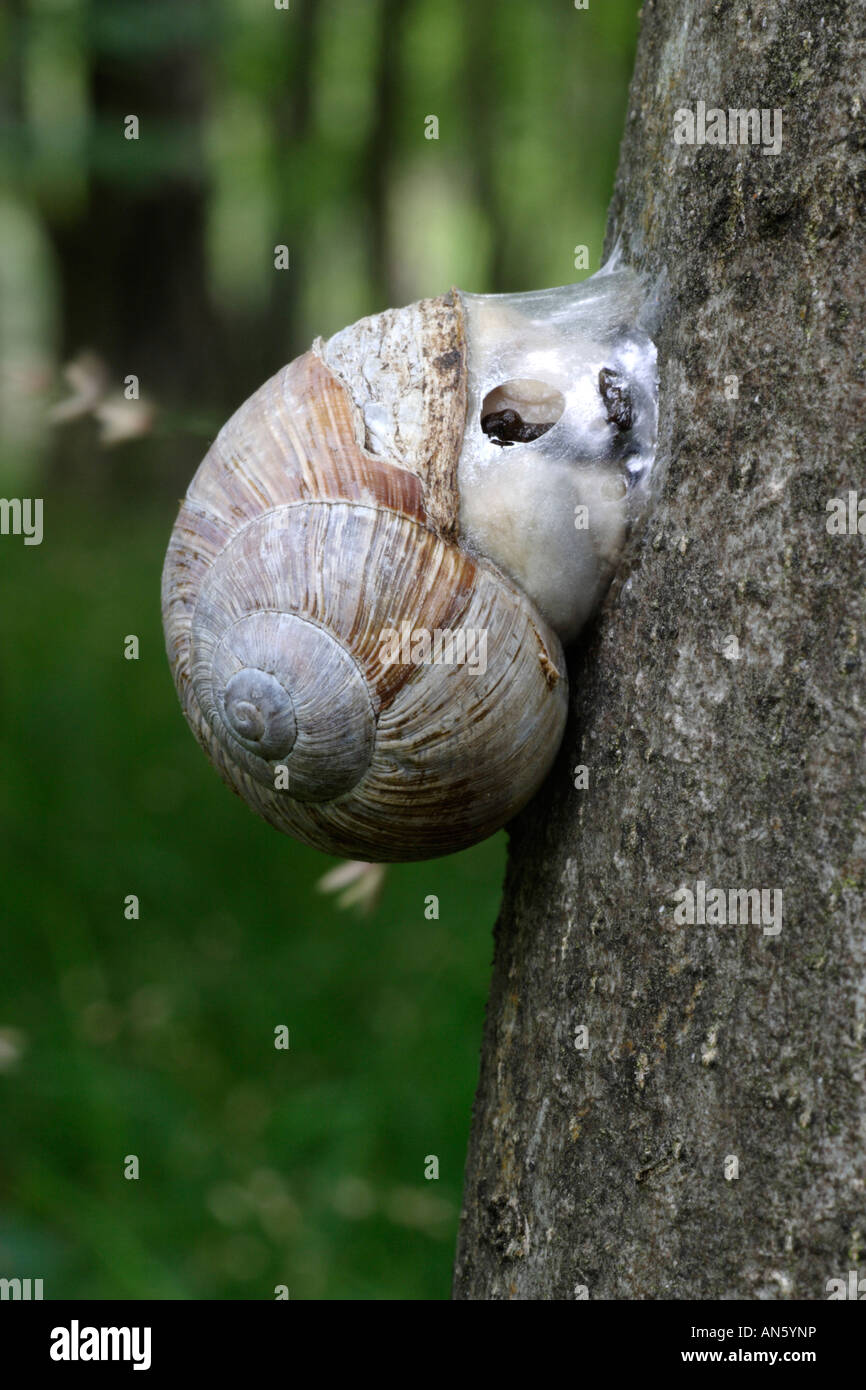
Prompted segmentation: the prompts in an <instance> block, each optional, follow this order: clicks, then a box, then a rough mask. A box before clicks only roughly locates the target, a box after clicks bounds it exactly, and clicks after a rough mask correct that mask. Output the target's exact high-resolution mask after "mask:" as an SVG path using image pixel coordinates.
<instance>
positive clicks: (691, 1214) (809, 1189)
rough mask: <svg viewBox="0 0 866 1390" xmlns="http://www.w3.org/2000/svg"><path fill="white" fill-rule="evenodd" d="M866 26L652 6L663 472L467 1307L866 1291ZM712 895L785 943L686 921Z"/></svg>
mask: <svg viewBox="0 0 866 1390" xmlns="http://www.w3.org/2000/svg"><path fill="white" fill-rule="evenodd" d="M863 19H864V9H863V5H862V4H860V3H855V2H854V0H835V2H834V0H830V2H829V3H828V0H824V3H820V4H819V3H818V2H817V0H787V3H785V4H784V5H782V4H770V3H762V0H740V3H736V4H735V3H732V2H731V0H719V3H716V4H710V3H706V4H704V3H702V0H664V3H661V2H660V0H659V3H653V0H646V3H645V5H644V9H643V18H642V32H641V38H640V43H639V50H638V57H637V64H636V70H635V75H634V79H633V84H632V89H631V94H630V101H629V108H628V115H627V123H626V133H625V138H624V143H623V148H622V156H621V163H620V169H619V174H618V177H617V183H616V190H615V195H614V199H613V204H612V209H611V215H610V222H609V228H608V247H609V246H610V244H611V241H612V239H613V237H614V236H615V235H617V234H621V236H622V239H623V248H624V251H625V255H626V259H627V260H629V261H630V262H631V263H632V264H636V265H638V266H641V267H644V268H646V269H647V270H648V271H649V272H650V273H651V274H653V275H655V274H657V273H658V272H660V271H662V270H664V271H665V273H666V276H667V301H666V302H667V312H666V315H665V319H664V323H663V326H662V328H661V330H660V331H659V333H658V335H657V343H658V348H659V368H660V423H659V442H658V462H657V465H656V473H655V488H656V492H655V496H654V498H653V501H652V504H651V507H650V510H649V513H648V515H647V517H646V519H645V521H644V523H643V524H642V525H641V526H639V527H638V528H637V529H636V531H635V533H634V534H633V536H632V538H631V541H630V544H629V549H628V553H627V556H626V560H625V563H624V565H623V566H622V567H621V569H620V571H619V573H618V575H617V577H616V579H615V581H614V584H613V586H612V588H611V591H610V593H609V595H608V598H607V601H606V603H605V606H604V609H603V611H602V613H601V615H600V618H599V620H598V622H597V624H596V625H595V628H594V630H593V632H592V634H591V635H590V637H589V638H588V639H587V641H585V642H584V643H583V645H582V646H581V648H580V649H579V650H578V651H576V652H575V653H574V654H573V659H572V662H571V672H570V674H571V681H572V713H571V719H570V722H569V727H568V730H567V733H566V738H565V742H564V745H563V751H562V753H561V756H560V758H559V761H558V764H557V766H556V769H555V770H554V772H553V774H552V775H551V778H550V780H549V782H548V783H547V785H546V787H545V789H544V790H543V792H542V794H541V795H540V796H539V797H538V798H537V799H536V801H535V802H534V803H533V805H532V806H531V807H530V808H528V810H527V811H526V812H524V813H523V815H522V816H521V817H520V818H519V820H518V821H517V822H516V823H515V825H514V826H513V827H512V837H511V845H510V854H509V865H508V871H507V877H506V886H505V898H504V906H503V909H502V913H501V916H500V919H499V922H498V924H497V927H496V933H495V960H494V969H493V983H492V993H491V998H490V1003H489V1006H488V1017H487V1023H486V1029H485V1037H484V1044H483V1053H482V1066H481V1079H480V1084H479V1089H478V1094H477V1098H476V1103H475V1111H474V1119H473V1128H472V1135H471V1140H470V1147H469V1155H468V1162H467V1171H466V1183H465V1199H464V1211H463V1214H462V1220H461V1231H460V1239H459V1247H458V1255H457V1264H456V1271H455V1282H454V1293H455V1297H457V1298H472V1299H479V1298H480V1299H499V1298H518V1299H569V1298H575V1297H585V1296H588V1297H589V1298H593V1299H599V1298H600V1299H613V1298H627V1299H636V1298H644V1299H690V1298H693V1299H714V1298H723V1299H730V1298H737V1297H740V1298H763V1299H786V1298H798V1299H823V1298H826V1297H827V1291H826V1286H827V1280H828V1279H831V1278H834V1277H840V1278H844V1277H847V1272H848V1271H849V1270H850V1269H856V1270H857V1271H858V1275H859V1276H860V1277H863V1276H864V1275H866V1254H864V1248H866V1159H864V1153H866V1086H864V1082H866V1062H864V1030H866V933H864V920H863V884H864V875H866V811H864V807H866V778H864V771H866V768H864V652H863V636H864V616H866V615H864V593H866V586H864V575H866V564H864V553H866V552H864V547H866V536H864V535H860V534H838V535H837V534H830V533H829V532H828V529H827V523H828V520H829V518H830V514H829V513H828V511H827V503H828V501H829V500H830V499H832V498H840V499H843V501H844V502H845V504H846V507H847V499H848V494H849V491H852V490H856V489H857V488H858V487H859V488H860V489H861V492H860V494H859V495H860V496H861V497H863V498H864V499H866V428H864V410H863V405H864V399H863V390H862V383H863V355H864V343H866V335H864V327H866V325H864V317H866V316H864V291H866V263H864V256H863V227H862V223H861V225H860V226H858V218H859V215H860V214H861V211H862V204H863V196H864V126H863V112H862V109H861V102H863V98H862V96H861V95H858V92H857V87H858V85H859V83H861V82H862V75H863V72H864V63H863V48H862V44H860V43H859V42H858V30H859V31H862V27H863ZM699 100H703V101H704V102H705V103H706V105H707V107H708V108H711V107H720V108H724V109H725V110H727V109H728V108H729V107H737V108H741V107H755V108H767V109H772V108H781V110H782V112H783V146H782V151H781V153H780V154H779V155H767V156H765V155H763V154H762V153H761V149H760V147H758V146H752V147H734V148H732V147H730V146H713V145H709V144H706V145H703V146H701V147H698V146H691V147H690V146H688V145H676V144H675V143H674V139H673V131H674V113H675V111H676V110H677V109H678V108H681V107H688V108H690V109H691V110H692V111H694V110H695V108H696V104H697V102H698V101H699ZM863 104H864V105H866V102H864V103H863ZM734 375H735V376H736V377H738V380H739V396H738V399H733V400H730V399H726V395H725V378H726V377H729V376H734ZM729 389H730V383H729ZM864 511H866V502H864ZM864 529H866V517H864ZM731 637H736V639H737V645H738V648H739V653H740V654H739V657H738V658H737V657H736V655H735V652H736V646H735V645H734V644H732V643H731V642H730V640H729V639H730V638H731ZM732 653H734V654H733V655H732ZM577 765H586V766H587V767H588V769H589V787H588V789H587V790H582V791H581V790H576V789H575V788H574V785H573V780H574V779H573V775H572V774H573V769H574V768H575V767H576V766H577ZM699 880H700V881H703V882H705V883H706V885H707V891H709V889H710V888H712V887H721V888H724V889H726V890H727V889H729V888H732V887H736V888H747V889H753V888H757V889H764V890H771V889H781V890H782V894H783V899H782V901H783V916H782V928H781V931H780V932H779V933H778V935H771V934H768V933H766V932H765V931H764V930H763V928H762V926H761V925H760V924H756V925H754V924H753V925H728V926H721V925H701V924H697V923H696V924H695V925H679V924H678V923H677V922H676V921H675V920H674V912H675V907H676V901H677V900H676V899H675V897H674V895H675V893H676V892H677V890H678V889H679V888H680V887H682V886H689V887H690V888H691V889H692V890H693V891H696V884H697V882H698V881H699ZM581 1026H583V1027H585V1028H586V1029H587V1030H588V1046H587V1047H586V1049H585V1050H580V1049H579V1047H577V1046H576V1045H575V1043H576V1039H577V1041H578V1042H579V1041H580V1034H579V1032H578V1030H579V1029H580V1028H581ZM734 1159H735V1160H736V1164H734V1163H733V1161H732V1160H734ZM737 1170H738V1173H739V1176H737V1177H734V1176H732V1174H733V1173H734V1172H735V1171H737Z"/></svg>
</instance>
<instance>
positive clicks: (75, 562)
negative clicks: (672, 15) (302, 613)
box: [0, 0, 638, 1299]
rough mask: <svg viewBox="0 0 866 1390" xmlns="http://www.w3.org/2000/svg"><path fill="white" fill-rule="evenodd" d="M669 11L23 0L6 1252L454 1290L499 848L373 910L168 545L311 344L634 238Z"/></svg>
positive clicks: (5, 159)
mask: <svg viewBox="0 0 866 1390" xmlns="http://www.w3.org/2000/svg"><path fill="white" fill-rule="evenodd" d="M637 10H638V5H637V0H603V3H602V0H590V4H589V7H588V8H587V9H585V10H578V9H576V8H575V7H574V5H573V3H572V0H540V2H539V3H535V4H528V3H526V0H496V3H480V0H366V2H364V3H362V2H361V0H317V2H316V3H312V2H311V0H291V4H290V7H289V8H288V9H286V10H283V9H277V8H276V7H275V6H274V4H273V3H271V0H221V2H220V3H218V2H217V0H183V3H179V0H171V2H170V3H169V0H163V2H162V3H160V2H159V0H150V2H149V3H143V0H136V3H128V0H6V5H5V8H4V10H3V12H2V15H0V76H2V88H0V244H2V257H0V421H2V435H0V495H2V496H3V497H5V498H11V497H22V498H23V497H30V498H35V497H40V498H42V499H43V502H44V539H43V542H42V544H41V545H33V546H25V545H24V544H23V538H22V537H21V536H14V535H2V536H0V574H2V605H0V612H2V616H0V709H2V720H0V766H2V773H0V816H2V843H0V914H2V956H0V961H2V964H0V1277H9V1278H11V1277H21V1278H27V1277H30V1278H42V1279H43V1280H44V1291H45V1297H46V1298H62V1297H72V1298H208V1299H223V1298H272V1297H273V1293H274V1286H275V1285H277V1284H284V1285H287V1286H288V1288H289V1292H290V1296H291V1297H292V1298H301V1299H304V1298H325V1299H339V1298H359V1299H378V1298H401V1299H403V1298H407V1299H415V1298H446V1297H448V1293H449V1286H450V1271H451V1262H452V1258H453V1248H454V1240H455V1235H456V1228H457V1217H458V1212H459V1204H460V1192H461V1180H462V1169H463V1161H464V1154H465V1146H466V1140H467V1135H468V1129H469V1120H470V1110H471V1103H472V1096H473V1092H474V1087H475V1083H476V1079H477V1066H478V1053H479V1046H480V1040H481V1030H482V1024H483V1011H484V1001H485V996H486V990H487V983H488V977H489V969H490V957H491V928H492V925H493V922H494V921H495V917H496V912H497V904H498V899H499V893H500V888H501V880H502V872H503V866H504V859H505V837H504V835H499V836H497V837H495V838H494V839H492V840H490V841H488V842H487V843H485V844H483V845H480V846H478V847H477V848H476V849H474V850H472V851H469V852H467V853H464V854H461V855H456V856H454V857H452V858H449V859H444V860H438V861H435V862H432V863H427V864H419V865H406V866H400V867H396V868H392V869H390V870H389V871H388V875H387V878H386V882H385V886H384V891H383V894H382V897H381V900H380V903H379V905H378V907H376V908H375V910H374V911H373V912H372V913H370V914H368V915H366V916H362V915H359V914H358V912H357V911H355V910H352V909H349V910H340V909H339V908H338V907H337V906H336V904H335V902H334V900H333V898H332V897H326V896H323V895H322V894H321V893H319V892H318V891H317V889H316V882H317V880H318V879H319V878H320V877H321V875H322V874H323V872H324V871H325V870H326V869H328V868H329V867H331V866H332V864H333V863H334V861H332V860H328V859H326V858H325V857H324V856H322V855H319V854H316V853H315V852H313V851H309V850H305V849H303V848H302V847H300V846H298V845H296V844H294V843H293V842H291V841H289V840H288V839H284V838H281V837H280V836H278V835H277V834H276V833H275V832H274V831H273V830H271V829H270V828H269V827H267V826H266V825H264V823H262V822H259V821H257V820H256V819H255V818H254V817H253V816H252V815H251V813H250V812H249V811H247V809H246V808H245V807H244V805H243V804H242V803H241V802H240V801H239V800H237V799H236V798H234V797H232V796H231V795H230V794H229V793H228V792H227V791H226V790H225V788H224V787H223V786H222V785H221V784H220V782H219V781H218V779H217V777H216V775H215V774H214V773H213V772H212V771H211V770H210V768H209V767H208V765H207V762H206V760H205V759H204V758H203V757H202V755H201V753H200V752H199V750H198V748H197V747H196V745H195V743H194V741H193V739H192V737H191V736H190V734H189V732H188V730H187V728H186V725H185V724H184V721H183V719H182V717H181V713H180V710H179V707H178V704H177V701H176V697H175V694H174V690H173V687H172V684H171V680H170V676H169V672H168V667H167V663H166V660H165V657H164V652H163V645H162V634H161V626H160V617H159V576H160V569H161V565H162V558H163V553H164V550H165V545H166V542H167V539H168V535H169V532H170V529H171V525H172V522H173V519H174V515H175V511H176V508H177V502H178V498H179V497H180V496H181V495H182V493H183V491H184V489H185V487H186V484H187V482H188V481H189V478H190V477H191V475H192V473H193V471H194V469H195V467H196V466H197V464H198V462H199V460H200V458H201V456H202V455H203V454H204V453H205V451H206V449H207V447H208V444H209V441H210V439H212V437H213V436H214V434H215V433H216V431H217V429H218V428H219V426H220V425H221V424H222V422H223V421H224V420H225V418H226V417H227V416H228V415H229V414H230V413H231V411H232V410H233V409H234V408H235V407H236V406H237V405H238V404H239V403H240V401H241V400H243V399H244V398H245V397H246V396H247V395H248V394H249V393H250V392H251V391H252V390H253V389H254V388H255V387H257V386H258V385H259V384H260V382H261V381H262V380H263V379H264V378H265V377H266V376H269V375H271V374H272V373H273V372H274V371H275V370H276V368H277V367H278V366H280V365H281V364H282V363H283V362H285V361H287V360H288V359H289V358H291V357H293V356H295V355H297V354H298V353H299V352H302V351H304V350H305V349H306V348H307V347H308V346H309V343H310V342H311V340H312V338H313V337H314V336H315V335H316V334H320V333H321V334H324V335H327V334H329V333H332V332H334V331H335V330H337V329H338V328H341V327H343V326H344V325H346V324H348V323H350V322H352V321H353V320H354V319H356V318H358V317H360V316H362V315H364V314H368V313H374V312H376V311H378V310H380V309H383V308H385V307H386V306H388V305H392V304H400V303H406V302H408V301H410V300H413V299H417V298H419V297H420V296H423V295H428V294H430V295H435V294H439V293H442V292H443V291H445V290H446V289H448V288H449V287H450V286H451V285H453V284H456V285H459V286H460V287H461V288H464V289H467V290H473V291H506V290H523V289H529V288H537V287H541V286H545V285H554V284H563V283H567V282H569V281H572V280H576V279H581V278H583V276H584V274H585V273H587V272H584V271H583V270H576V269H575V247H576V246H578V245H586V246H587V247H588V248H589V270H595V269H596V268H597V267H598V264H599V257H600V252H601V243H602V236H603V230H604V219H605V211H606V205H607V201H608V198H609V195H610V190H611V186H612V179H613V173H614V169H615V165H616V155H617V148H618V144H619V138H620V134H621V130H622V125H623V119H624V112H625V102H626V94H627V84H628V79H629V75H630V71H631V65H632V60H633V51H634V44H635V40H636V33H637ZM130 115H136V116H137V117H138V119H139V133H138V135H139V138H138V139H137V140H128V139H126V138H125V137H124V130H125V129H126V128H128V123H127V122H126V118H127V117H128V116H130ZM431 115H435V116H436V117H437V118H438V122H439V131H438V136H439V138H438V139H437V140H432V139H427V138H425V129H426V130H429V129H430V123H429V121H428V120H427V118H428V117H429V116H431ZM277 245H285V246H286V247H287V248H288V252H289V268H288V269H286V270H277V269H275V266H274V248H275V246H277ZM130 375H134V376H136V377H137V378H138V380H139V383H140V396H141V398H140V399H139V400H135V399H134V398H133V399H126V397H125V395H124V387H125V380H126V378H127V377H129V376H130ZM127 634H136V635H137V636H138V638H139V641H140V658H139V660H137V661H127V660H125V659H124V656H123V649H124V638H125V637H126V636H127ZM128 894H136V895H138V897H139V898H140V918H139V919H138V920H127V919H126V918H125V916H124V899H125V898H126V896H127V895H128ZM428 894H436V895H438V898H439V903H440V916H439V920H438V921H436V920H427V919H426V918H425V914H424V903H425V897H426V896H427V895H428ZM279 1024H284V1025H285V1026H286V1027H287V1028H288V1029H289V1030H290V1038H291V1045H290V1049H289V1050H288V1051H278V1050H276V1049H275V1048H274V1028H275V1027H276V1026H277V1025H279ZM128 1154H135V1155H137V1156H138V1159H139V1162H140V1177H139V1179H138V1180H137V1181H133V1180H127V1179H125V1178H124V1175H123V1174H124V1160H125V1157H126V1156H127V1155H128ZM428 1155H436V1156H437V1157H438V1160H439V1179H438V1181H428V1180H425V1177H424V1167H425V1159H426V1157H427V1156H428Z"/></svg>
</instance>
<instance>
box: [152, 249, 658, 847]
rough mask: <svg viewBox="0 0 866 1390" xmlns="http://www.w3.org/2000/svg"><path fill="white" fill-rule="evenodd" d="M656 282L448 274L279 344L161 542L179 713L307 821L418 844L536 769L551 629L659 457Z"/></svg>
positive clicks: (278, 814) (574, 624)
mask: <svg viewBox="0 0 866 1390" xmlns="http://www.w3.org/2000/svg"><path fill="white" fill-rule="evenodd" d="M645 303H646V292H645V289H644V286H643V282H642V280H641V278H640V277H639V276H637V275H636V274H635V273H634V272H632V271H631V270H629V269H627V268H625V267H623V266H611V265H610V264H608V266H606V267H603V269H602V270H601V271H600V272H599V273H598V274H597V275H594V276H592V277H591V278H590V279H588V280H585V281H583V283H581V284H579V285H570V286H566V287H564V288H561V289H551V290H540V291H537V292H532V293H528V294H514V295H474V294H464V293H461V292H459V291H456V290H452V291H451V292H450V293H449V294H445V295H443V296H442V297H441V298H438V299H425V300H421V301H420V302H419V303H416V304H411V305H409V306H408V307H407V308H403V309H397V310H388V311H387V312H385V313H381V314H377V315H375V316H373V317H371V318H366V319H362V320H361V321H360V322H359V323H356V324H354V325H352V327H350V328H346V329H343V330H342V331H341V332H339V333H337V334H335V335H334V336H333V337H332V338H330V339H329V340H328V341H322V340H321V339H317V340H316V342H315V343H314V344H313V346H312V348H311V349H310V351H309V352H307V353H305V354H304V355H303V356H302V357H299V358H297V359H296V360H295V361H293V362H291V363H290V364H289V365H288V366H286V367H283V368H282V370H281V371H279V372H277V374H276V376H273V377H272V378H271V379H270V380H269V381H267V382H265V384H264V385H263V386H262V387H261V388H260V389H259V390H258V391H256V392H255V394H254V395H252V396H251V397H250V398H249V400H247V401H246V402H245V403H244V404H243V405H242V406H241V407H240V409H239V410H238V411H236V413H235V414H234V415H233V416H232V417H231V419H230V420H229V421H228V423H227V424H226V425H225V426H224V427H223V429H222V430H221V431H220V433H219V435H218V436H217V438H216V439H215V441H214V443H213V445H212V447H211V449H210V451H209V452H208V454H207V455H206V457H205V459H204V461H203V462H202V464H201V466H200V467H199V469H198V472H197V473H196V474H195V476H194V478H193V480H192V482H191V484H190V486H189V490H188V492H187V494H186V498H185V500H184V502H183V503H182V505H181V509H180V514H179V516H178V519H177V522H176V524H175V527H174V531H173V533H172V536H171V540H170V543H169V547H168V553H167V556H166V560H165V567H164V572H163V586H162V594H163V620H164V625H165V634H166V643H167V649H168V656H169V661H170V664H171V668H172V672H173V675H174V679H175V682H176V685H177V689H178V693H179V695H180V699H181V704H182V706H183V710H184V713H185V715H186V718H187V720H188V721H189V723H190V725H191V727H192V730H193V732H194V733H195V735H196V737H197V738H198V740H199V742H200V743H201V745H202V747H203V748H204V750H205V752H206V753H207V754H208V756H209V757H210V759H211V760H212V762H213V763H214V765H215V766H216V768H217V770H218V771H219V773H220V774H221V776H222V777H223V778H224V780H225V781H226V782H227V783H228V784H229V786H231V787H233V788H234V790H235V791H237V792H238V793H239V794H240V795H241V796H242V797H243V798H244V799H245V800H246V801H247V802H248V803H249V805H250V806H251V807H252V808H253V809H254V810H255V811H257V812H258V813H259V814H260V815H261V816H263V817H264V818H265V820H267V821H269V822H270V823H271V825H274V826H276V827H277V829H279V830H283V831H287V832H288V833H289V834H291V835H294V836H295V837H296V838H298V839H299V840H302V841H304V842H305V843H306V844H309V845H313V846H316V847H317V848H319V849H322V850H325V851H327V852H329V853H333V854H339V855H344V856H346V857H350V858H356V859H362V860H367V861H377V860H378V861H394V862H396V861H398V860H406V859H425V858H431V857H434V856H437V855H442V854H448V853H450V852H452V851H454V850H459V849H463V848H464V847H466V846H467V845H471V844H472V843H474V842H475V841H477V840H480V839H483V838H484V837H485V836H487V835H490V834H492V833H493V832H494V831H495V830H497V829H499V828H500V827H501V826H502V825H504V824H505V823H506V822H507V821H508V820H509V819H510V818H511V817H512V816H514V815H515V813H516V812H517V811H518V810H520V808H521V807H522V806H523V805H524V804H525V803H526V802H527V801H528V800H529V798H530V797H531V796H532V795H533V793H534V792H535V791H536V790H537V789H538V787H539V786H540V784H541V782H542V781H543V779H544V777H545V775H546V774H547V772H548V770H549V768H550V765H551V763H552V761H553V759H554V756H555V754H556V751H557V748H558V746H559V743H560V740H561V737H562V733H563V728H564V725H565V718H566V708H567V677H566V668H565V661H564V657H563V650H562V644H563V643H566V644H567V643H568V642H570V641H572V640H573V638H574V637H575V636H576V634H577V633H578V631H579V630H580V628H581V626H582V624H583V623H584V622H585V620H586V618H587V617H588V616H589V614H590V613H591V611H592V609H593V608H594V606H595V605H596V604H597V602H598V600H599V597H600V596H601V595H602V594H603V593H604V590H605V588H606V586H607V584H608V581H609V579H610V576H611V574H612V571H613V568H614V565H615V562H616V558H617V555H618V552H619V550H620V547H621V545H622V540H623V536H624V534H625V530H626V527H627V524H628V521H629V510H630V507H631V506H632V504H633V499H634V497H635V496H636V495H638V494H639V493H640V491H641V483H642V480H643V479H644V478H645V477H646V474H647V470H648V468H649V465H650V463H651V460H652V453H653V446H654V439H655V424H656V406H655V349H654V347H653V345H652V342H651V339H650V337H649V335H648V333H647V332H646V331H645V330H644V329H643V328H642V327H641V326H640V323H641V314H642V309H643V306H644V304H645Z"/></svg>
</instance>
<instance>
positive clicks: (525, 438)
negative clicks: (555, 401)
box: [481, 410, 556, 448]
mask: <svg viewBox="0 0 866 1390" xmlns="http://www.w3.org/2000/svg"><path fill="white" fill-rule="evenodd" d="M555 423H556V422H555V421H554V420H549V421H547V422H546V423H544V424H536V425H531V424H528V423H527V422H526V421H525V420H523V419H522V418H521V416H520V415H518V413H517V411H516V410H494V411H492V412H491V413H490V414H489V415H482V417H481V428H482V430H483V431H484V433H485V434H486V435H487V436H488V437H489V439H490V441H491V443H493V444H500V445H502V447H503V448H504V447H506V446H507V445H509V444H531V443H532V441H533V439H540V438H541V436H542V435H543V434H547V431H548V430H549V429H551V428H552V427H553V425H554V424H555Z"/></svg>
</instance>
